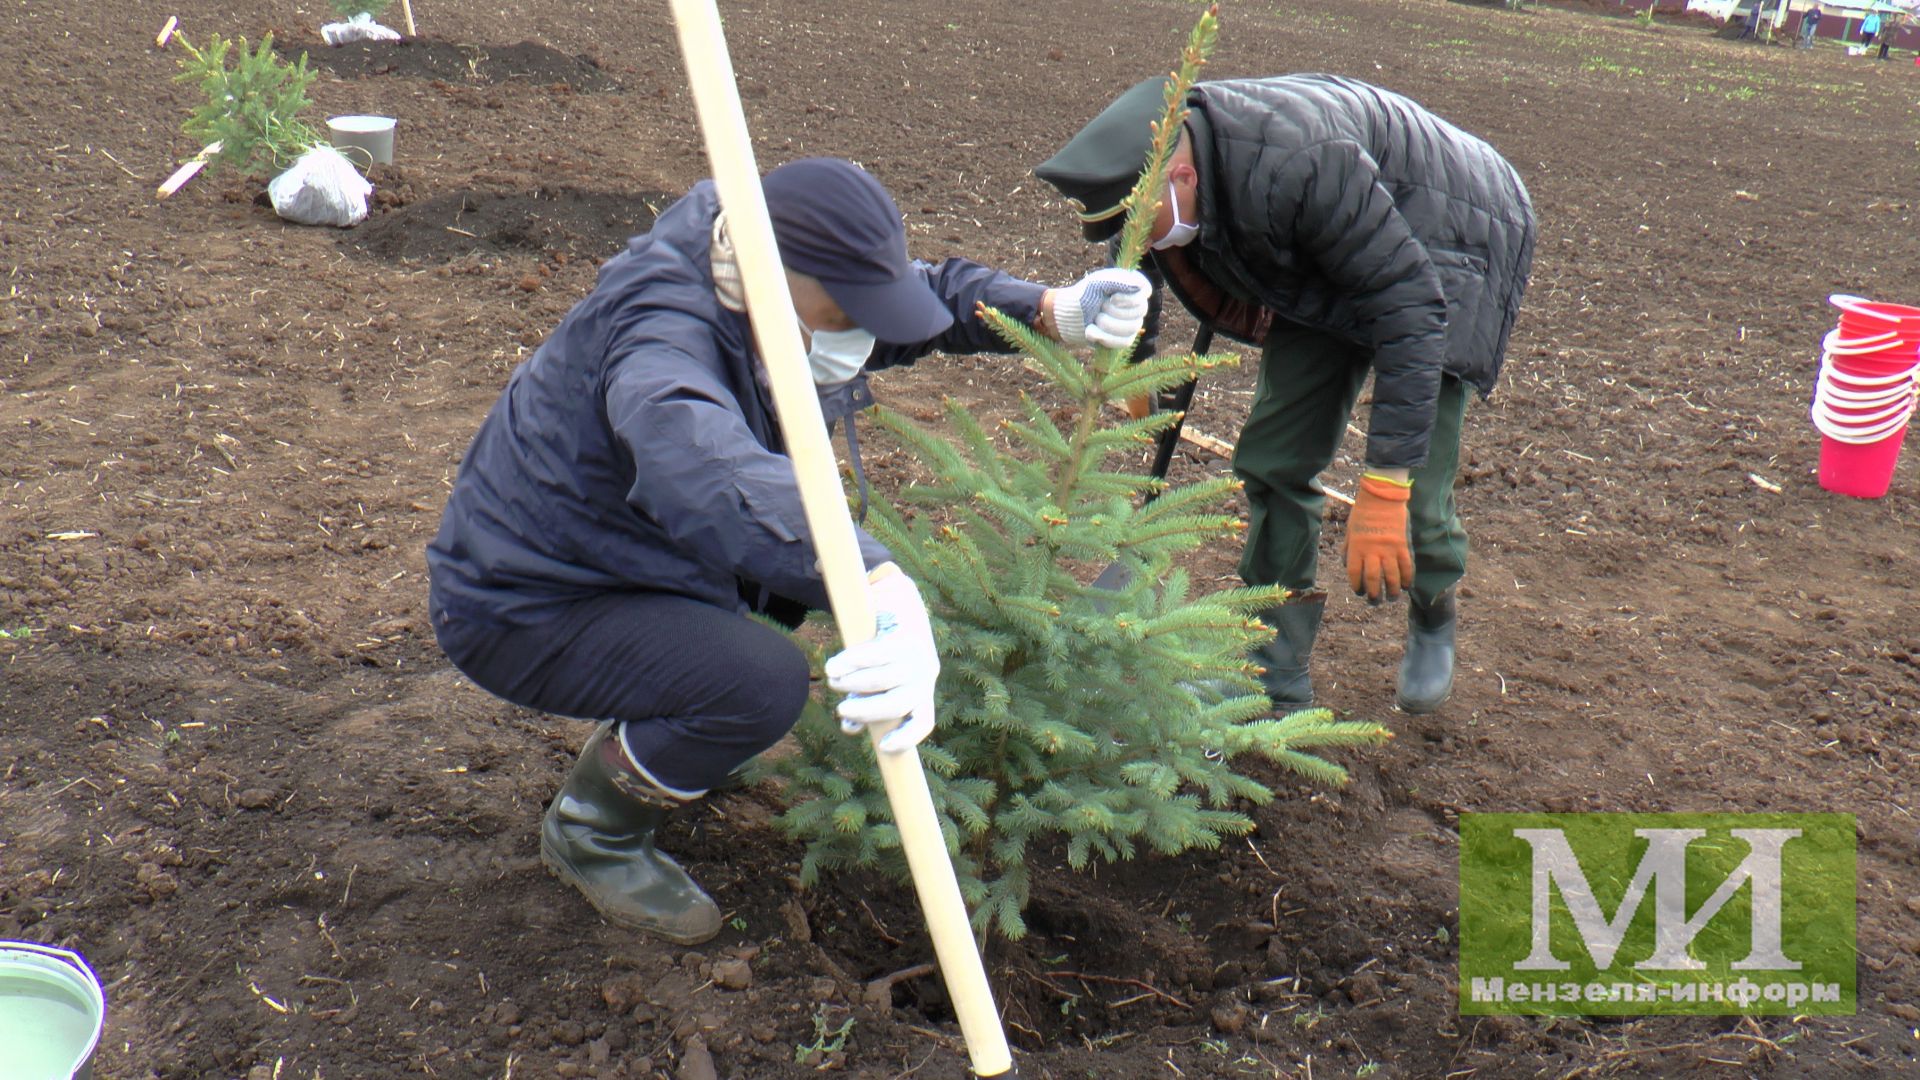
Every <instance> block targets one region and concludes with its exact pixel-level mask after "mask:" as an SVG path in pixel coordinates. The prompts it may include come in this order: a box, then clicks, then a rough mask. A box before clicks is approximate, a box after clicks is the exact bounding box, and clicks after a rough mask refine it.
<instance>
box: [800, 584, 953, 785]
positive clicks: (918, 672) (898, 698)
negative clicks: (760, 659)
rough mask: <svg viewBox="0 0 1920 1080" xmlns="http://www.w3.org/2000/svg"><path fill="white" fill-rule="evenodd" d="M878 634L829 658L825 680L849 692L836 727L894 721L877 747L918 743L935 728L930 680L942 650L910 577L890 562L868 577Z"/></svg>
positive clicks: (854, 729)
mask: <svg viewBox="0 0 1920 1080" xmlns="http://www.w3.org/2000/svg"><path fill="white" fill-rule="evenodd" d="M867 594H868V596H870V597H871V598H872V600H873V612H874V624H875V627H876V633H875V634H874V635H873V637H872V638H870V639H869V640H867V641H863V642H861V643H860V644H858V645H854V646H852V647H850V648H847V649H843V650H842V651H840V652H838V653H836V654H834V656H833V657H832V658H831V659H829V660H828V661H827V667H826V672H827V685H828V686H831V687H832V688H834V689H835V690H838V691H839V692H841V693H843V694H846V695H848V696H847V698H846V699H845V700H843V701H841V702H840V708H839V709H838V710H836V711H837V712H838V713H839V714H840V730H842V731H844V732H846V733H847V734H849V735H856V734H859V733H860V731H862V730H863V729H864V728H865V726H866V725H868V724H896V723H897V724H898V725H899V726H897V727H895V728H894V729H893V730H892V731H889V732H888V733H887V734H886V735H885V736H883V737H882V738H881V739H880V749H881V750H882V751H885V752H898V751H901V750H906V749H909V748H911V747H914V746H917V745H919V743H920V740H922V739H925V738H926V737H927V736H928V735H929V734H930V733H932V731H933V684H934V682H935V680H937V679H939V677H940V654H939V652H938V650H936V649H935V648H934V644H933V624H932V623H931V622H929V621H928V620H927V607H926V605H925V604H924V603H922V602H921V600H920V590H919V589H918V588H916V587H915V586H914V584H913V579H912V578H909V577H908V576H907V575H906V574H905V573H903V572H901V570H900V568H899V567H898V566H895V565H894V564H892V563H882V564H881V565H880V566H878V567H876V568H875V569H874V571H873V573H872V574H870V575H868V577H867Z"/></svg>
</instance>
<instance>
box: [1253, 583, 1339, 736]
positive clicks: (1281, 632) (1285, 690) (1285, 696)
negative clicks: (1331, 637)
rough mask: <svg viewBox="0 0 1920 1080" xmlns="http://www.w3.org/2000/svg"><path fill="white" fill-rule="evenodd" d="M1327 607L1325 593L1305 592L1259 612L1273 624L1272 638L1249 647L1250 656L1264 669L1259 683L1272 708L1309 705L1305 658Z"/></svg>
mask: <svg viewBox="0 0 1920 1080" xmlns="http://www.w3.org/2000/svg"><path fill="white" fill-rule="evenodd" d="M1326 610H1327V594H1326V593H1307V594H1305V595H1303V596H1299V597H1296V598H1295V599H1292V600H1289V601H1287V602H1286V603H1284V604H1281V605H1280V606H1279V607H1275V608H1268V609H1267V610H1265V611H1263V612H1261V613H1260V621H1261V622H1264V623H1266V624H1267V625H1268V626H1271V627H1273V630H1274V636H1273V640H1272V641H1270V642H1268V643H1267V644H1265V645H1262V646H1260V647H1259V648H1257V649H1255V650H1253V654H1252V656H1251V659H1252V660H1253V662H1254V663H1256V664H1259V665H1261V666H1262V667H1264V668H1266V669H1267V670H1266V673H1265V674H1263V675H1261V676H1260V683H1261V685H1262V686H1265V687H1266V688H1267V696H1268V697H1270V698H1272V699H1273V707H1274V708H1276V709H1299V708H1304V707H1306V706H1308V705H1311V704H1313V677H1312V676H1311V675H1310V674H1309V673H1308V671H1307V660H1308V658H1309V657H1311V656H1312V655H1313V642H1314V639H1315V638H1317V637H1319V636H1320V616H1321V615H1323V614H1325V613H1326Z"/></svg>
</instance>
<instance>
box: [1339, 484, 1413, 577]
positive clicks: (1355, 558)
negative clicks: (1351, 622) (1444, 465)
mask: <svg viewBox="0 0 1920 1080" xmlns="http://www.w3.org/2000/svg"><path fill="white" fill-rule="evenodd" d="M1412 497H1413V484H1412V483H1411V482H1405V483H1403V482H1401V481H1398V480H1389V479H1387V478H1386V477H1384V476H1375V475H1373V474H1372V473H1367V474H1366V475H1364V476H1362V477H1361V478H1360V494H1359V495H1357V496H1355V498H1354V500H1353V509H1352V510H1351V511H1349V512H1348V514H1347V580H1348V581H1350V582H1352V584H1353V591H1354V592H1355V593H1356V594H1358V595H1362V596H1365V597H1366V598H1367V599H1368V600H1371V601H1373V602H1375V603H1378V602H1379V601H1380V594H1381V592H1382V591H1384V592H1385V593H1386V595H1387V599H1389V600H1391V599H1395V598H1397V597H1398V596H1399V595H1400V590H1401V589H1402V588H1408V587H1411V586H1412V585H1413V550H1412V549H1411V548H1409V547H1408V546H1407V500H1408V499H1411V498H1412Z"/></svg>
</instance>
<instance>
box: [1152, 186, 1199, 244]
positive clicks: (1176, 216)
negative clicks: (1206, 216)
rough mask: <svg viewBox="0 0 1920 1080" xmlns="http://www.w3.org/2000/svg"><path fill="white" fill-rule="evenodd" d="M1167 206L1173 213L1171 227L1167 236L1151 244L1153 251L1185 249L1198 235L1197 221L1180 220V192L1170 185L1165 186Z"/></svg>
mask: <svg viewBox="0 0 1920 1080" xmlns="http://www.w3.org/2000/svg"><path fill="white" fill-rule="evenodd" d="M1167 206H1168V208H1169V209H1171V210H1172V211H1173V226H1172V227H1171V228H1169V229H1168V230H1167V235H1165V236H1163V237H1161V238H1160V239H1158V240H1155V241H1154V242H1153V250H1155V251H1165V250H1167V249H1168V248H1177V247H1186V246H1187V245H1188V244H1191V243H1193V238H1194V237H1196V236H1198V235H1200V223H1199V222H1198V221H1181V220H1180V192H1179V190H1178V189H1176V188H1175V187H1174V186H1173V185H1172V184H1168V185H1167Z"/></svg>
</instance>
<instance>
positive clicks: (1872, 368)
mask: <svg viewBox="0 0 1920 1080" xmlns="http://www.w3.org/2000/svg"><path fill="white" fill-rule="evenodd" d="M1820 362H1821V363H1822V364H1824V365H1825V366H1827V367H1831V368H1835V369H1837V370H1839V371H1840V372H1841V373H1842V374H1846V375H1858V376H1860V377H1861V378H1865V379H1877V378H1882V377H1885V376H1893V375H1912V374H1914V372H1915V369H1916V368H1917V367H1920V355H1916V354H1915V352H1914V350H1913V349H1912V347H1908V348H1907V349H1905V350H1903V351H1901V352H1897V353H1893V352H1885V353H1855V354H1852V355H1849V354H1846V353H1836V352H1828V353H1823V354H1822V355H1821V357H1820Z"/></svg>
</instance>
